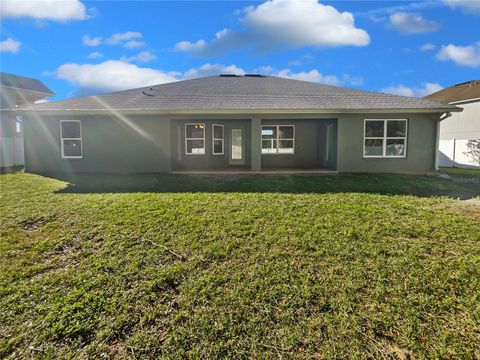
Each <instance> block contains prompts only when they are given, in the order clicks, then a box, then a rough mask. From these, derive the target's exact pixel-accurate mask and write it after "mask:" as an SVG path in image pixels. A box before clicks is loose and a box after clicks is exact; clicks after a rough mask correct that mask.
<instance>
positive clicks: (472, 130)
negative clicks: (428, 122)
mask: <svg viewBox="0 0 480 360" xmlns="http://www.w3.org/2000/svg"><path fill="white" fill-rule="evenodd" d="M457 106H459V107H462V108H463V111H462V112H459V113H452V116H450V117H449V118H447V119H445V120H443V121H442V122H441V123H440V140H451V139H457V140H474V139H480V100H477V101H475V102H470V103H464V104H458V105H457Z"/></svg>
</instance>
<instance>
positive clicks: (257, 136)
mask: <svg viewBox="0 0 480 360" xmlns="http://www.w3.org/2000/svg"><path fill="white" fill-rule="evenodd" d="M251 120H252V126H251V132H250V133H251V137H252V138H251V141H250V143H251V155H250V157H251V170H252V171H261V170H262V135H261V134H262V119H261V118H260V117H258V116H254V117H252V119H251Z"/></svg>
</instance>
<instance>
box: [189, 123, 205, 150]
mask: <svg viewBox="0 0 480 360" xmlns="http://www.w3.org/2000/svg"><path fill="white" fill-rule="evenodd" d="M189 125H192V126H196V125H203V138H187V126H189ZM206 132H207V128H206V127H205V123H185V155H193V156H205V155H206V153H207V149H206V146H205V145H206V144H205V135H206ZM188 140H203V154H199V153H189V152H188V146H187V143H188Z"/></svg>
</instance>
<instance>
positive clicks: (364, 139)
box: [363, 118, 408, 159]
mask: <svg viewBox="0 0 480 360" xmlns="http://www.w3.org/2000/svg"><path fill="white" fill-rule="evenodd" d="M367 121H383V137H382V136H365V135H366V130H367ZM389 121H404V122H405V136H387V124H388V122H389ZM395 139H396V140H403V141H404V143H405V150H404V152H403V155H387V141H388V140H395ZM366 140H382V144H383V146H382V155H366V154H365V142H366ZM407 145H408V119H406V118H403V119H364V120H363V157H364V158H369V159H371V158H377V159H405V158H406V157H407Z"/></svg>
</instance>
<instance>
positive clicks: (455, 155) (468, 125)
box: [425, 80, 480, 169]
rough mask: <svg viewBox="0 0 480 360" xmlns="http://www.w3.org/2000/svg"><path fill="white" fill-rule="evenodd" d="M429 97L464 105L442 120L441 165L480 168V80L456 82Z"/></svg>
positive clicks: (459, 105) (428, 97)
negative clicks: (459, 110)
mask: <svg viewBox="0 0 480 360" xmlns="http://www.w3.org/2000/svg"><path fill="white" fill-rule="evenodd" d="M425 98H426V99H430V100H436V101H442V102H445V103H449V104H452V105H455V106H458V107H461V108H463V111H462V112H461V113H454V114H452V116H450V117H449V118H447V119H445V120H444V121H442V123H441V126H440V147H439V165H440V166H445V167H462V168H473V169H480V80H472V81H467V82H464V83H461V84H456V85H453V86H450V87H449V88H446V89H443V90H440V91H437V92H436V93H433V94H431V95H428V96H426V97H425Z"/></svg>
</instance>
